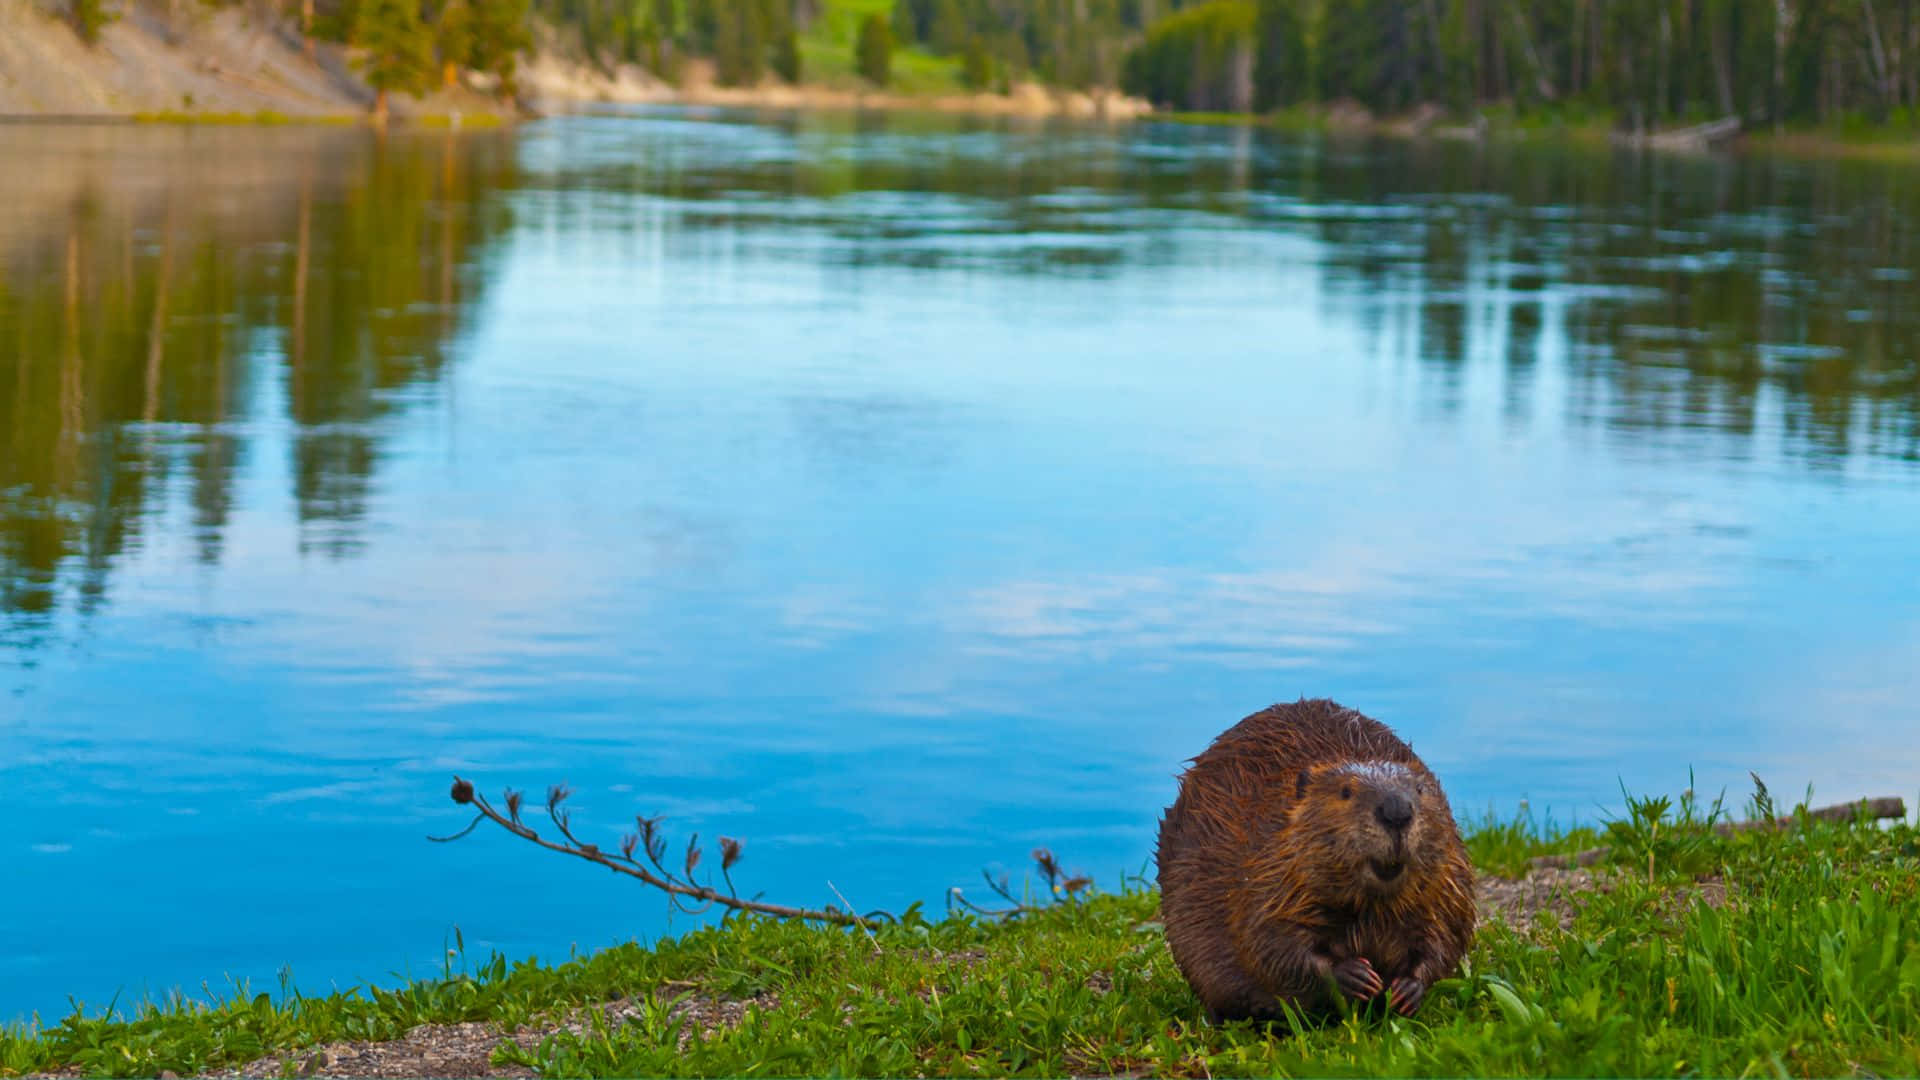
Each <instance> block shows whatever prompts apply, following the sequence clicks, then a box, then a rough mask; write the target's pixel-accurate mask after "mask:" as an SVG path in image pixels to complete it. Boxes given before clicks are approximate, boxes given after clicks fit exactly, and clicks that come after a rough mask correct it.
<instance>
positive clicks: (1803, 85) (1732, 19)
mask: <svg viewBox="0 0 1920 1080" xmlns="http://www.w3.org/2000/svg"><path fill="white" fill-rule="evenodd" d="M1122 81H1123V84H1124V86H1125V87H1126V88H1127V89H1129V90H1130V91H1132V92H1134V93H1137V94H1141V95H1143V96H1145V97H1148V98H1150V99H1152V100H1154V101H1155V102H1157V103H1161V104H1166V105H1171V106H1176V107H1181V108H1196V109H1237V110H1244V109H1247V108H1257V109H1266V108H1273V107H1278V106H1286V105H1291V104H1295V103H1299V102H1316V101H1319V102H1325V101H1333V100H1337V99H1343V98H1344V99H1351V100H1353V101H1357V102H1359V103H1360V104H1362V105H1365V106H1367V107H1369V108H1372V109H1377V110H1383V111H1392V110H1402V109H1408V108H1411V107H1413V106H1415V105H1418V104H1422V103H1427V102H1432V103H1436V104H1440V105H1443V106H1447V107H1450V108H1452V109H1453V110H1455V111H1464V110H1467V109H1469V108H1472V107H1474V106H1477V105H1482V104H1486V103H1490V102H1510V103H1512V104H1513V105H1514V106H1515V107H1516V108H1519V109H1527V108H1530V107H1537V106H1551V107H1556V108H1583V109H1595V110H1602V109H1603V110H1607V111H1609V112H1611V113H1612V114H1613V116H1614V117H1615V118H1616V120H1617V122H1618V123H1619V124H1620V125H1622V126H1625V127H1633V128H1648V127H1653V126H1655V125H1660V124H1672V123H1677V122H1686V121H1695V120H1705V119H1710V118H1719V117H1728V116H1731V117H1739V118H1740V119H1741V120H1742V121H1744V122H1745V123H1746V124H1747V125H1749V126H1764V125H1769V124H1781V123H1787V122H1793V123H1806V122H1835V121H1867V122H1874V123H1886V122H1890V121H1892V122H1899V123H1903V124H1910V123H1913V122H1915V121H1916V119H1920V115H1917V114H1920V108H1916V106H1920V0H1206V2H1205V3H1201V4H1191V5H1187V6H1186V7H1184V8H1183V9H1182V10H1180V11H1178V12H1175V13H1173V14H1171V15H1169V16H1167V17H1164V18H1162V19H1161V20H1159V21H1157V22H1155V23H1154V24H1153V25H1152V26H1151V27H1149V28H1148V29H1147V31H1146V34H1145V36H1144V39H1143V40H1142V41H1141V43H1140V44H1139V46H1138V47H1137V48H1135V49H1134V50H1133V51H1132V52H1131V54H1130V55H1129V57H1128V60H1127V65H1126V68H1125V71H1124V72H1123V80H1122Z"/></svg>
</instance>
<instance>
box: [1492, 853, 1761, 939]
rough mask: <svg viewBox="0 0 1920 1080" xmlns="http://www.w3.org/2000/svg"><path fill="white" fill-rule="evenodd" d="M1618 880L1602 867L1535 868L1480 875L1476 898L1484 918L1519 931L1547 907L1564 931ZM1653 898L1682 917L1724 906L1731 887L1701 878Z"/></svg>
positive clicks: (1665, 913) (1671, 916)
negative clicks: (1520, 873)
mask: <svg viewBox="0 0 1920 1080" xmlns="http://www.w3.org/2000/svg"><path fill="white" fill-rule="evenodd" d="M1617 884H1618V879H1617V878H1616V877H1615V876H1614V875H1612V874H1610V873H1606V872H1604V871H1599V872H1596V871H1594V870H1590V869H1587V868H1584V867H1581V868H1577V869H1576V868H1569V867H1558V866H1549V867H1536V868H1534V869H1533V870H1530V871H1528V873H1527V874H1526V876H1525V877H1520V878H1502V877H1495V876H1493V875H1491V874H1485V875H1482V876H1481V877H1480V879H1479V880H1478V881H1477V882H1475V887H1474V892H1475V896H1474V899H1475V901H1476V903H1477V905H1478V907H1479V909H1480V919H1481V921H1482V922H1487V921H1491V920H1494V919H1499V920H1501V921H1504V922H1505V923H1506V924H1507V925H1509V926H1511V927H1513V928H1515V929H1517V930H1527V929H1531V928H1532V927H1533V926H1534V923H1535V920H1536V917H1537V916H1538V915H1539V914H1540V913H1541V912H1543V911H1544V912H1547V913H1548V914H1550V915H1551V916H1552V917H1553V919H1554V921H1555V922H1556V923H1558V924H1559V926H1560V929H1562V930H1566V929H1570V928H1571V927H1572V926H1573V917H1574V915H1575V914H1577V913H1578V912H1579V910H1580V908H1581V907H1582V906H1583V904H1584V902H1585V898H1587V897H1591V896H1593V895H1595V894H1599V893H1608V892H1612V891H1613V890H1614V888H1615V887H1616V885H1617ZM1655 902H1656V903H1657V904H1658V905H1659V911H1660V914H1661V916H1662V917H1664V918H1666V919H1667V920H1668V921H1678V920H1679V919H1680V918H1681V917H1682V916H1684V915H1685V914H1686V912H1687V910H1688V909H1689V908H1691V907H1692V906H1693V905H1694V904H1696V903H1698V904H1705V905H1706V906H1708V907H1715V908H1718V907H1725V906H1726V904H1727V886H1726V883H1725V882H1724V881H1722V880H1720V878H1718V877H1703V878H1701V879H1700V880H1698V881H1695V882H1693V883H1691V884H1689V885H1677V886H1674V887H1672V888H1670V889H1666V890H1664V891H1662V892H1661V893H1660V894H1659V897H1658V899H1657V900H1656V901H1655Z"/></svg>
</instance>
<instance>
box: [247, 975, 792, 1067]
mask: <svg viewBox="0 0 1920 1080" xmlns="http://www.w3.org/2000/svg"><path fill="white" fill-rule="evenodd" d="M691 988H692V984H690V983H665V984H662V985H661V986H660V987H659V989H658V991H657V994H658V996H659V997H660V998H663V999H671V998H672V997H673V996H674V995H676V994H679V993H682V992H684V991H686V990H689V989H691ZM779 1003H780V1001H779V998H778V997H776V996H775V995H773V994H759V995H756V996H754V997H751V998H745V999H733V998H715V997H708V996H704V995H700V994H693V995H690V996H688V997H685V998H682V999H681V1000H680V1001H678V1002H675V1003H674V1004H673V1006H672V1007H671V1008H670V1009H669V1010H668V1014H669V1015H670V1016H672V1017H673V1018H674V1019H677V1020H680V1021H681V1027H680V1031H679V1041H680V1045H681V1046H685V1045H686V1044H687V1043H688V1042H689V1041H691V1040H692V1038H693V1034H694V1032H695V1031H696V1030H697V1031H699V1032H700V1033H701V1034H702V1035H703V1036H704V1035H710V1034H712V1033H713V1032H715V1031H718V1030H721V1029H724V1028H734V1027H738V1026H740V1024H741V1022H742V1021H744V1020H745V1019H746V1016H747V1011H748V1010H749V1009H752V1008H758V1009H760V1010H762V1011H765V1010H768V1009H772V1008H776V1007H778V1005H779ZM592 1008H598V1010H599V1012H600V1014H601V1016H602V1017H604V1018H605V1020H606V1024H607V1026H608V1027H609V1028H613V1029H617V1028H619V1027H620V1026H621V1025H622V1024H625V1023H627V1022H628V1021H629V1020H631V1019H633V1018H634V1017H637V1016H640V1015H642V1014H643V1013H644V1012H645V1011H646V1008H647V1003H646V1001H645V1000H644V999H640V998H626V999H623V1000H620V1001H613V1002H608V1003H607V1004H604V1005H600V1006H597V1007H583V1008H579V1009H575V1010H573V1011H572V1012H570V1013H568V1014H567V1016H566V1018H565V1020H563V1021H560V1022H556V1023H549V1024H535V1025H530V1026H527V1027H522V1028H519V1029H517V1030H514V1031H506V1030H504V1029H502V1028H501V1027H500V1026H499V1025H497V1024H490V1023H479V1022H475V1023H466V1024H423V1025H421V1026H420V1027H417V1028H414V1029H413V1030H412V1031H409V1032H407V1033H406V1034H405V1035H403V1036H401V1037H400V1038H398V1039H390V1040H387V1041H385V1042H337V1043H329V1044H327V1045H325V1046H319V1047H307V1048H305V1049H302V1050H296V1051H292V1052H289V1053H282V1054H274V1055H269V1056H267V1057H264V1058H261V1059H259V1060H257V1061H252V1062H248V1063H247V1064H246V1065H243V1066H241V1067H240V1068H238V1069H233V1070H229V1071H227V1072H222V1073H214V1074H211V1075H215V1076H228V1077H253V1078H266V1077H276V1076H281V1075H283V1074H284V1073H285V1072H286V1071H288V1068H289V1066H291V1070H292V1072H293V1073H294V1074H295V1075H297V1076H319V1077H326V1076H339V1077H381V1078H385V1077H396V1078H397V1077H481V1076H486V1077H526V1076H534V1075H536V1074H535V1073H534V1071H533V1070H532V1069H529V1068H526V1067H525V1066H521V1065H495V1064H494V1063H493V1052H494V1050H495V1049H496V1048H498V1047H499V1046H501V1045H502V1044H504V1043H508V1042H511V1043H513V1044H515V1045H517V1046H519V1047H520V1048H521V1049H523V1050H527V1051H532V1050H534V1049H535V1048H536V1047H538V1046H539V1045H540V1043H541V1041H542V1040H544V1039H545V1038H546V1037H547V1036H549V1035H554V1034H558V1033H560V1032H563V1031H564V1032H571V1033H572V1034H575V1035H584V1034H586V1033H587V1032H588V1031H589V1030H590V1029H591V1028H592V1026H593V1022H592V1021H593V1018H592V1011H591V1010H592Z"/></svg>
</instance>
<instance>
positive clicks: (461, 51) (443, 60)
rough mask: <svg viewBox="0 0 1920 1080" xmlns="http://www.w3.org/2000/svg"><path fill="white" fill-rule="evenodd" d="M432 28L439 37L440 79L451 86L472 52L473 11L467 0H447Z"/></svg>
mask: <svg viewBox="0 0 1920 1080" xmlns="http://www.w3.org/2000/svg"><path fill="white" fill-rule="evenodd" d="M434 30H435V31H436V34H435V36H436V37H438V38H439V42H438V44H439V46H440V71H441V79H442V81H443V82H444V83H445V84H446V85H447V86H448V87H451V86H453V84H454V83H455V82H456V81H457V80H458V79H459V77H460V69H461V68H462V67H465V66H466V65H467V63H468V59H469V57H470V56H471V55H472V53H473V11H472V9H471V8H469V7H468V6H467V0H447V2H446V4H445V6H443V7H442V8H441V9H440V19H439V21H438V23H437V24H436V25H435V27H434Z"/></svg>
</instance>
